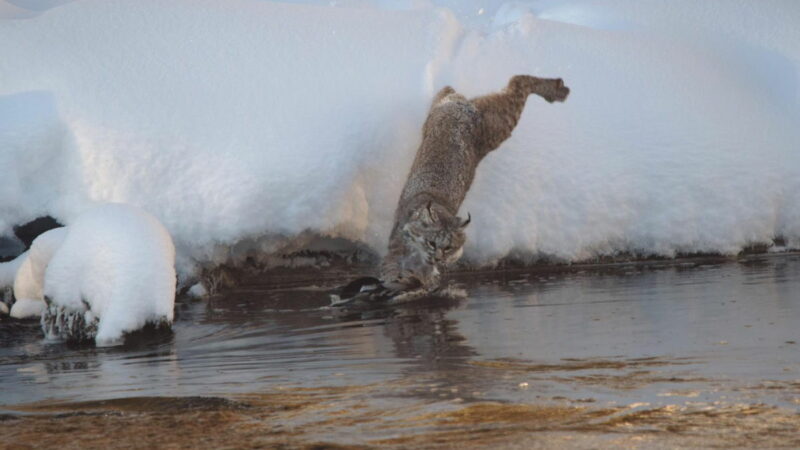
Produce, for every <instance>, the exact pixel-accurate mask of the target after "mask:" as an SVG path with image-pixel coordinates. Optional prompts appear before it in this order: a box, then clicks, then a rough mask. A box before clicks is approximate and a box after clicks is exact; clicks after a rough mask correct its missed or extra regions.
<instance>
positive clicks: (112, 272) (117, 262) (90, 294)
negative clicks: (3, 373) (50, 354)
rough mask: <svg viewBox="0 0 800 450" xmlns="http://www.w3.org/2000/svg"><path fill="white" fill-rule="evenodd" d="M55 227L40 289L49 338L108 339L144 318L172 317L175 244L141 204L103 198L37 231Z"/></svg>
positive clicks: (111, 341)
mask: <svg viewBox="0 0 800 450" xmlns="http://www.w3.org/2000/svg"><path fill="white" fill-rule="evenodd" d="M62 230H63V231H62ZM56 231H60V232H61V237H62V240H63V242H62V243H61V245H60V246H59V247H58V248H57V250H56V251H55V252H54V253H53V255H52V259H51V260H50V262H49V264H48V265H47V268H46V275H45V277H44V289H43V293H44V296H45V297H47V298H48V299H49V305H48V309H47V311H46V312H45V313H44V315H43V316H42V325H43V327H44V328H45V333H46V334H47V335H48V337H51V338H62V339H64V338H66V339H75V338H94V339H95V342H96V343H97V345H114V344H117V343H119V342H120V339H121V338H122V336H123V334H124V333H126V332H129V331H134V330H137V329H140V328H142V327H143V326H144V325H146V324H148V323H153V324H157V325H161V324H169V323H171V322H172V318H173V308H174V303H175V282H176V279H175V267H174V264H175V250H174V247H173V245H172V240H171V239H170V236H169V233H168V232H167V230H166V229H165V228H164V227H163V226H162V225H161V224H160V223H159V222H158V220H156V219H155V218H154V217H152V216H151V215H150V214H148V213H146V212H144V211H142V210H140V209H139V208H135V207H131V206H129V205H122V204H106V205H101V206H98V207H95V208H93V209H91V210H89V211H88V212H86V213H84V214H82V215H80V216H79V217H78V218H77V219H76V220H75V221H74V222H73V223H71V224H70V225H69V226H68V227H66V228H64V229H58V230H52V231H49V232H47V233H45V234H44V235H42V236H45V235H50V234H52V233H54V232H56ZM38 241H39V239H37V242H38ZM32 250H33V249H32ZM76 321H77V323H79V324H81V325H82V326H81V327H76V326H75V323H76ZM87 329H88V330H89V331H88V332H87Z"/></svg>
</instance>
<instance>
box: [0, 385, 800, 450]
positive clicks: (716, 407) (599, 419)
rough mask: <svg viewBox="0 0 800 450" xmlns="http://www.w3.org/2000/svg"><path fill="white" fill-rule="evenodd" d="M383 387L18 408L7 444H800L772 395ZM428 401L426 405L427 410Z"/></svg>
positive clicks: (7, 426)
mask: <svg viewBox="0 0 800 450" xmlns="http://www.w3.org/2000/svg"><path fill="white" fill-rule="evenodd" d="M376 389H380V388H379V387H378V386H350V387H348V386H345V387H331V388H327V387H321V388H312V389H297V388H292V389H281V390H277V391H272V392H266V393H254V394H248V395H244V396H241V398H236V399H227V398H218V397H185V398H181V397H141V398H128V399H115V400H103V401H90V402H77V403H63V404H56V405H45V404H33V405H25V406H20V407H16V408H15V409H16V410H17V411H21V412H23V411H24V412H26V413H28V415H5V416H3V417H2V419H0V433H2V436H3V443H2V444H0V447H2V448H9V449H24V448H42V447H44V448H51V447H53V448H54V447H58V448H66V449H71V448H75V449H78V448H80V449H84V448H131V447H133V448H154V447H158V448H167V449H173V448H174V449H178V448H300V449H324V448H329V449H360V448H376V447H379V448H485V447H487V446H492V447H497V448H560V447H564V446H569V447H573V448H617V447H619V446H624V447H631V448H681V447H684V448H685V447H699V446H703V447H707V446H722V447H729V446H731V445H733V446H769V447H797V446H798V445H800V434H798V432H797V430H798V429H800V414H797V413H796V412H794V411H789V410H785V409H781V408H777V407H773V406H768V405H763V404H732V405H722V404H714V403H710V404H709V403H697V404H687V405H669V406H663V407H656V408H648V407H647V406H646V405H642V404H632V405H629V406H615V407H590V406H584V405H575V404H573V403H569V402H567V403H565V404H547V403H542V404H520V403H500V402H491V401H486V402H477V403H471V404H460V405H459V404H455V403H448V404H446V405H440V406H441V408H440V410H439V411H436V412H430V407H431V405H430V403H426V402H418V403H416V404H407V405H405V406H397V407H392V408H386V407H385V406H382V405H380V404H379V403H376V402H375V397H376V395H375V394H376V392H377V391H376ZM426 411H427V412H426Z"/></svg>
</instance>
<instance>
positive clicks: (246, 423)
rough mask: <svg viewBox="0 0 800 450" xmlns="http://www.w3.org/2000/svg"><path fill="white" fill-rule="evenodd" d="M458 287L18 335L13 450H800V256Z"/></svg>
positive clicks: (11, 359) (9, 409) (322, 288)
mask: <svg viewBox="0 0 800 450" xmlns="http://www.w3.org/2000/svg"><path fill="white" fill-rule="evenodd" d="M454 279H455V281H456V282H457V283H459V285H461V286H463V287H464V288H465V289H466V290H467V291H468V292H469V296H468V297H467V298H466V299H464V300H460V301H455V300H451V301H444V302H441V301H440V302H429V303H425V304H414V305H405V306H403V307H396V308H391V309H385V310H377V311H360V312H352V313H350V314H343V315H342V314H334V313H333V312H332V311H331V310H329V309H327V308H325V304H326V302H327V299H326V295H327V292H328V291H327V284H325V283H335V281H336V280H332V281H331V280H326V281H325V283H322V282H320V280H316V281H315V282H309V283H288V284H287V283H286V282H282V283H280V285H279V286H278V285H270V283H268V282H266V281H264V280H262V282H261V283H260V284H258V283H251V284H249V285H243V286H240V287H239V288H237V289H234V290H233V291H231V292H228V293H226V294H224V295H221V296H218V297H215V298H212V299H210V300H208V301H204V302H189V301H186V302H185V303H182V305H181V306H180V308H182V309H181V311H182V312H181V314H179V319H178V321H177V322H176V325H175V333H174V336H172V337H168V338H164V339H162V340H161V341H157V342H155V343H152V342H151V343H144V344H139V345H138V346H134V347H129V348H125V349H118V350H114V351H95V350H89V349H70V348H66V347H61V346H58V345H55V344H42V343H40V338H38V337H37V336H36V334H35V326H34V325H26V324H18V323H15V324H13V325H10V324H9V323H8V322H6V323H0V328H3V327H5V328H6V329H5V330H4V334H3V338H4V339H3V340H2V344H3V347H2V350H3V353H0V383H2V385H3V386H4V389H3V394H2V395H0V399H2V404H3V406H2V407H0V409H2V410H3V411H2V414H1V415H0V433H1V435H2V436H3V439H2V443H0V447H2V448H41V447H44V448H50V447H60V448H131V447H133V448H152V447H160V448H375V447H379V448H486V447H496V448H564V447H569V448H617V447H628V448H695V447H724V448H732V447H740V448H741V447H745V448H754V447H758V448H764V447H771V448H778V447H787V448H797V447H800V431H798V430H800V355H799V354H798V349H799V348H800V347H798V344H797V342H800V334H798V327H797V326H796V324H797V323H798V320H800V297H798V295H797V292H800V289H798V288H800V256H798V255H796V254H783V255H760V256H751V257H747V258H742V259H738V260H727V261H709V260H687V261H678V262H667V263H665V262H658V263H646V264H642V263H637V264H621V265H603V266H597V267H588V266H587V267H583V268H575V267H572V268H568V270H562V271H558V270H550V269H547V270H545V269H542V270H519V271H506V272H503V273H483V274H464V275H458V276H456V277H454ZM287 286H288V287H287ZM14 327H16V328H15V330H14V331H15V333H16V334H15V335H14V338H13V339H12V338H11V337H9V336H10V335H11V331H9V330H10V328H14ZM54 345H55V347H54Z"/></svg>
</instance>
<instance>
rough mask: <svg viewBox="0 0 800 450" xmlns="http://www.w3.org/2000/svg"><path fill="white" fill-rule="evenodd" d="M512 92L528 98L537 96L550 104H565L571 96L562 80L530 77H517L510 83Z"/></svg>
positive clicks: (509, 86) (509, 87)
mask: <svg viewBox="0 0 800 450" xmlns="http://www.w3.org/2000/svg"><path fill="white" fill-rule="evenodd" d="M508 89H509V90H510V91H511V92H514V93H518V94H521V95H523V96H525V97H527V96H528V95H530V94H536V95H538V96H540V97H542V98H543V99H545V100H547V101H548V102H550V103H553V102H563V101H564V100H566V99H567V96H568V95H569V88H568V87H566V86H564V80H562V79H561V78H539V77H533V76H530V75H516V76H514V77H512V78H511V81H509V83H508Z"/></svg>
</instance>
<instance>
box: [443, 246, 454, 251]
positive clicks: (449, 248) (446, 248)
mask: <svg viewBox="0 0 800 450" xmlns="http://www.w3.org/2000/svg"><path fill="white" fill-rule="evenodd" d="M452 249H453V247H451V246H449V245H448V246H447V247H445V248H444V251H446V252H449V251H450V250H452Z"/></svg>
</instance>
